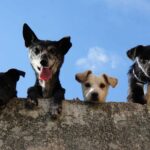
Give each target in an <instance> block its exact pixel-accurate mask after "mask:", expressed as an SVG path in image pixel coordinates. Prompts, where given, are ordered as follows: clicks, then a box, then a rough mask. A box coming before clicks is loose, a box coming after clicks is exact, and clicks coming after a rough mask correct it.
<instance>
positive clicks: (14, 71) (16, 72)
mask: <svg viewBox="0 0 150 150" xmlns="http://www.w3.org/2000/svg"><path fill="white" fill-rule="evenodd" d="M6 75H8V76H9V77H11V78H12V79H13V80H15V81H18V80H19V77H20V76H22V77H25V72H24V71H21V70H17V69H9V70H8V71H7V72H6Z"/></svg>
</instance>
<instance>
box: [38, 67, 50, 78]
mask: <svg viewBox="0 0 150 150" xmlns="http://www.w3.org/2000/svg"><path fill="white" fill-rule="evenodd" d="M38 70H39V71H40V73H39V79H40V80H44V81H48V80H50V79H51V78H52V67H38Z"/></svg>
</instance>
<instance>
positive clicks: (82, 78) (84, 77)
mask: <svg viewBox="0 0 150 150" xmlns="http://www.w3.org/2000/svg"><path fill="white" fill-rule="evenodd" d="M91 73H92V71H91V70H87V71H85V72H83V73H77V74H76V75H75V79H76V80H77V81H78V82H80V83H83V82H85V81H86V80H87V78H88V76H89V75H90V74H91Z"/></svg>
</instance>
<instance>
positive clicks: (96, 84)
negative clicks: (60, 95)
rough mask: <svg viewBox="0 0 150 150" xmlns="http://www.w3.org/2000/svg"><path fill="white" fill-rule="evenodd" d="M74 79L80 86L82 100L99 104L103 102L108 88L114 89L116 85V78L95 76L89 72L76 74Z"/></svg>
mask: <svg viewBox="0 0 150 150" xmlns="http://www.w3.org/2000/svg"><path fill="white" fill-rule="evenodd" d="M75 78H76V80H77V81H78V82H80V83H81V85H82V90H83V96H84V99H85V100H86V101H98V102H100V103H102V102H105V99H106V96H107V92H108V89H109V86H112V87H115V86H116V85H117V83H118V80H117V79H116V78H113V77H109V76H108V75H106V74H102V75H100V76H95V75H94V74H92V71H90V70H87V71H85V72H83V73H78V74H76V76H75Z"/></svg>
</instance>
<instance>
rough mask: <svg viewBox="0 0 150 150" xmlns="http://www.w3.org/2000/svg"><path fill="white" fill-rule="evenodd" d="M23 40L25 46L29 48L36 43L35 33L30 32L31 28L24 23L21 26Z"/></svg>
mask: <svg viewBox="0 0 150 150" xmlns="http://www.w3.org/2000/svg"><path fill="white" fill-rule="evenodd" d="M23 38H24V40H25V46H26V47H30V46H31V44H32V43H33V42H34V41H37V40H38V38H37V37H36V35H35V33H34V32H33V31H32V30H31V28H30V27H29V26H28V25H27V24H26V23H25V24H24V25H23Z"/></svg>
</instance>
